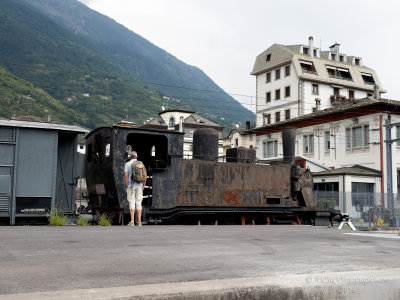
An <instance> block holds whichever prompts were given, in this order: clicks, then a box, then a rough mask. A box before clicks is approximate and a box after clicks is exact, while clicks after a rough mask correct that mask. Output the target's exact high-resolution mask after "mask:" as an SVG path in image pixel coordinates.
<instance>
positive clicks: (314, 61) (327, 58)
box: [251, 37, 385, 127]
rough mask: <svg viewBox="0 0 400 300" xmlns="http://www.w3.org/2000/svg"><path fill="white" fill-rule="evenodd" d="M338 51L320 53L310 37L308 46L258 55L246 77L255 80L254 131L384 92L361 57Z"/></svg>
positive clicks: (271, 49)
mask: <svg viewBox="0 0 400 300" xmlns="http://www.w3.org/2000/svg"><path fill="white" fill-rule="evenodd" d="M339 46H340V45H339V44H337V43H336V44H334V45H333V46H331V47H330V49H329V51H321V50H320V49H319V48H317V47H315V46H314V44H313V38H312V37H310V38H309V43H308V45H292V46H284V45H279V44H274V45H272V46H271V47H269V48H268V49H267V50H265V51H264V52H263V53H261V54H260V55H258V56H257V58H256V61H255V64H254V68H253V71H252V72H251V74H252V75H254V76H256V95H257V104H256V105H257V106H256V126H257V127H260V126H263V125H267V124H272V123H276V122H280V121H285V120H289V119H291V118H294V117H297V116H302V115H306V114H310V113H312V112H314V111H316V110H324V109H327V108H331V107H333V106H335V105H338V104H342V103H353V102H357V99H360V98H365V97H368V96H373V95H374V96H375V97H379V95H380V93H384V92H385V91H384V90H383V89H382V86H381V84H380V82H379V79H378V76H377V74H376V73H375V71H374V70H373V69H371V68H369V67H366V66H364V64H363V61H362V58H361V57H356V56H347V55H346V54H344V53H341V52H340V51H339V50H340V49H339ZM374 92H375V94H374Z"/></svg>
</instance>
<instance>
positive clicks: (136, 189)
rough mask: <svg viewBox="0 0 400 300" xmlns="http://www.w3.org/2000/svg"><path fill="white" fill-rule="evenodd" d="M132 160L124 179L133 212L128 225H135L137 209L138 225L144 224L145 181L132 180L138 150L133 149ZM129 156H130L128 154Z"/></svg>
mask: <svg viewBox="0 0 400 300" xmlns="http://www.w3.org/2000/svg"><path fill="white" fill-rule="evenodd" d="M130 156H131V160H130V161H128V162H127V163H126V164H125V169H124V179H125V187H126V194H127V198H128V202H129V212H130V214H131V221H130V222H129V224H128V226H135V210H137V217H138V225H139V226H142V219H141V218H142V200H143V190H144V182H135V181H133V180H132V164H134V163H135V162H137V158H138V155H137V152H136V151H132V152H131V154H130ZM128 157H129V156H128Z"/></svg>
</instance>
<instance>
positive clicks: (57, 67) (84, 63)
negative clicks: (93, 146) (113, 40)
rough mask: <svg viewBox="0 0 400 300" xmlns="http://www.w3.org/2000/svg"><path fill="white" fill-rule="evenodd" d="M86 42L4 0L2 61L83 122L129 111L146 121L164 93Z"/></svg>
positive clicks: (104, 121)
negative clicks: (134, 77)
mask: <svg viewBox="0 0 400 300" xmlns="http://www.w3.org/2000/svg"><path fill="white" fill-rule="evenodd" d="M82 44H83V42H82V40H80V39H79V38H76V37H75V36H74V35H73V34H71V33H70V32H69V31H68V30H66V29H64V28H62V27H61V26H59V25H57V24H55V23H54V22H53V21H51V20H50V19H48V18H47V17H45V16H44V15H42V14H41V13H39V12H38V11H37V10H36V9H33V8H31V7H30V6H29V5H27V4H26V3H24V2H23V1H18V0H2V1H1V2H0V53H1V55H0V65H2V66H4V67H5V68H6V69H7V70H8V71H10V72H11V73H13V74H15V75H17V76H19V77H22V78H24V79H25V80H28V81H30V82H31V83H33V84H34V85H35V86H37V87H40V88H41V89H43V90H45V91H46V92H48V93H49V94H50V95H51V96H52V97H54V98H55V99H57V100H58V101H59V102H60V104H62V107H67V108H69V109H71V110H73V111H75V113H76V114H77V115H79V120H80V124H81V125H82V126H86V127H88V128H96V127H98V126H102V125H109V124H112V123H115V122H117V121H119V120H121V119H123V118H125V117H126V115H128V116H130V118H131V119H134V120H135V121H136V122H142V121H143V120H145V119H146V118H147V117H148V116H149V115H151V114H154V112H156V111H159V110H160V108H161V105H162V101H161V98H160V97H159V95H157V94H156V93H154V91H150V90H147V89H145V88H144V87H142V86H141V85H139V84H137V83H135V82H133V81H131V80H130V79H129V78H128V75H127V74H126V72H124V71H123V70H122V69H120V68H119V67H118V66H116V65H114V64H113V63H112V62H109V61H108V60H106V59H104V58H103V57H101V56H100V55H98V54H96V53H95V52H93V51H91V50H90V49H88V48H86V47H85V46H83V45H82ZM143 103H146V105H143ZM72 120H73V119H71V121H69V122H67V123H71V122H72ZM67 121H68V120H67Z"/></svg>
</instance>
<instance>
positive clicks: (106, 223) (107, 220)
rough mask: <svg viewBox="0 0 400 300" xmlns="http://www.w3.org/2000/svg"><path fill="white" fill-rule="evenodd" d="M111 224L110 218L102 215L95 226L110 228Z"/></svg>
mask: <svg viewBox="0 0 400 300" xmlns="http://www.w3.org/2000/svg"><path fill="white" fill-rule="evenodd" d="M111 223H112V217H110V216H107V215H106V214H102V215H101V216H100V219H99V221H98V223H97V224H98V225H100V226H111Z"/></svg>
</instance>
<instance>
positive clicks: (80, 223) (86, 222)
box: [76, 216, 89, 226]
mask: <svg viewBox="0 0 400 300" xmlns="http://www.w3.org/2000/svg"><path fill="white" fill-rule="evenodd" d="M76 224H77V225H78V226H89V220H88V219H85V218H82V217H81V216H78V217H77V218H76Z"/></svg>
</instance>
